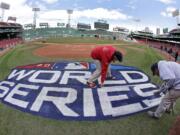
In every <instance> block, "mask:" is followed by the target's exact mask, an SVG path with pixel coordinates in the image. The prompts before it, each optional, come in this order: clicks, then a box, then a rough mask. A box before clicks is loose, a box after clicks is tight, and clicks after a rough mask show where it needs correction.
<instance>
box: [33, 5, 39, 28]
mask: <svg viewBox="0 0 180 135" xmlns="http://www.w3.org/2000/svg"><path fill="white" fill-rule="evenodd" d="M32 11H33V12H34V17H33V28H34V29H35V28H36V18H37V12H39V11H40V8H37V7H36V8H33V9H32Z"/></svg>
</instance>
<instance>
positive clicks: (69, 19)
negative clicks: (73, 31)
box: [67, 9, 73, 28]
mask: <svg viewBox="0 0 180 135" xmlns="http://www.w3.org/2000/svg"><path fill="white" fill-rule="evenodd" d="M67 13H68V24H67V27H68V28H70V27H71V14H73V10H71V9H68V10H67Z"/></svg>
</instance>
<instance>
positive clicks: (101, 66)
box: [87, 46, 123, 88]
mask: <svg viewBox="0 0 180 135" xmlns="http://www.w3.org/2000/svg"><path fill="white" fill-rule="evenodd" d="M91 57H92V58H93V59H94V63H95V65H96V71H95V72H94V73H93V74H92V75H91V77H90V78H89V79H88V81H87V85H88V86H89V87H91V88H95V87H96V84H95V83H94V81H96V80H97V79H98V78H99V76H101V84H100V86H101V87H102V86H103V84H104V81H105V79H106V77H108V78H111V79H113V77H112V75H111V69H110V63H111V62H112V61H113V62H115V61H116V60H118V61H120V62H121V61H122V59H123V55H122V53H121V52H119V51H117V50H116V49H115V48H114V47H113V46H98V47H96V48H94V49H93V50H92V51H91Z"/></svg>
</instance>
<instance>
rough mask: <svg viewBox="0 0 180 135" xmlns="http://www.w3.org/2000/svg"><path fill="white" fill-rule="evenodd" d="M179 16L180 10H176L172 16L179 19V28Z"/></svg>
mask: <svg viewBox="0 0 180 135" xmlns="http://www.w3.org/2000/svg"><path fill="white" fill-rule="evenodd" d="M179 15H180V13H179V9H176V10H175V11H174V12H172V16H173V17H176V19H177V26H179V25H180V22H179Z"/></svg>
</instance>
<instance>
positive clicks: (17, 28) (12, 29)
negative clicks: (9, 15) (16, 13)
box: [0, 22, 23, 50]
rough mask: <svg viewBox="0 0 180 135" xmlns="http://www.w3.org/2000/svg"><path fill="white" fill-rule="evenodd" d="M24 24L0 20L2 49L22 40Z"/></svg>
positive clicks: (0, 46)
mask: <svg viewBox="0 0 180 135" xmlns="http://www.w3.org/2000/svg"><path fill="white" fill-rule="evenodd" d="M22 32H23V28H22V25H20V24H17V23H6V22H0V50H4V49H6V48H9V47H13V46H15V45H16V44H17V43H19V42H22Z"/></svg>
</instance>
